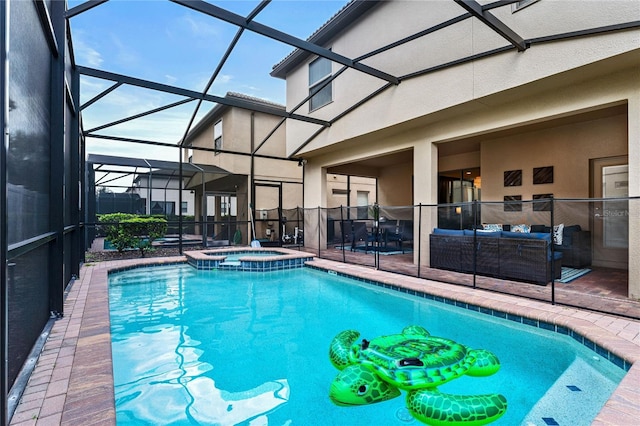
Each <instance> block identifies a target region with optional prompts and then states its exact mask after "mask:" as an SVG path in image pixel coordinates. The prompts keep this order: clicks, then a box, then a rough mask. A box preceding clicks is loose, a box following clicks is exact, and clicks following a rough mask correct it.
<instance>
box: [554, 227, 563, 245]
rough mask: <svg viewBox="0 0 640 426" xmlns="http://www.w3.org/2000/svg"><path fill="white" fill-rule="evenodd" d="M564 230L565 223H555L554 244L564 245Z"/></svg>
mask: <svg viewBox="0 0 640 426" xmlns="http://www.w3.org/2000/svg"><path fill="white" fill-rule="evenodd" d="M563 231H564V223H561V224H560V225H555V226H554V227H553V244H556V245H559V246H561V245H562V240H563V237H564V235H563Z"/></svg>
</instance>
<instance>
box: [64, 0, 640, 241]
mask: <svg viewBox="0 0 640 426" xmlns="http://www.w3.org/2000/svg"><path fill="white" fill-rule="evenodd" d="M107 1H108V0H90V1H87V2H85V3H83V4H81V5H79V6H76V7H74V8H72V9H70V10H68V11H67V12H66V14H65V17H66V19H67V20H68V21H67V22H69V20H72V19H73V17H75V16H77V15H79V14H82V13H86V12H88V11H89V10H90V9H92V8H94V7H97V6H99V5H101V4H103V3H106V2H107ZM170 1H172V2H173V3H175V4H177V5H181V6H184V7H186V8H189V9H192V10H195V11H196V12H199V13H201V14H204V15H206V16H209V17H211V18H213V19H217V20H220V21H223V22H226V23H228V24H232V25H234V26H236V27H237V28H238V29H237V32H236V34H235V37H234V38H233V39H232V41H231V42H230V43H229V45H228V47H227V49H226V52H225V53H224V55H223V56H222V58H221V59H220V61H219V63H218V65H217V66H216V68H215V70H214V71H213V73H212V75H211V77H210V79H209V81H208V83H207V84H206V86H205V88H204V90H203V91H202V92H197V91H193V90H188V89H184V88H180V87H175V86H170V85H166V84H162V83H157V82H153V81H148V80H143V79H139V78H134V77H131V76H126V75H122V74H116V73H112V72H108V71H104V70H99V69H95V68H90V67H84V66H76V67H75V69H76V70H77V71H78V73H79V74H80V75H81V76H87V77H93V78H98V79H103V80H107V81H111V82H112V83H113V84H112V85H111V86H110V87H108V88H107V89H106V90H104V91H103V92H101V93H99V94H98V95H96V96H95V97H93V98H92V99H91V100H89V101H87V102H86V103H85V104H83V105H81V107H80V109H81V110H82V109H84V108H86V107H88V106H90V105H92V104H94V103H96V102H99V101H100V99H102V98H103V97H104V96H106V95H108V94H109V93H110V92H112V91H113V90H115V89H117V88H119V87H121V86H123V85H130V86H136V87H141V88H144V89H151V90H157V91H161V92H164V93H169V94H173V95H178V96H183V97H184V99H182V100H179V101H177V102H173V103H170V104H167V105H164V106H161V107H157V108H154V109H151V110H148V111H145V112H142V113H139V114H135V115H132V116H130V117H126V118H123V119H120V120H117V121H113V122H110V123H104V124H102V125H99V126H95V127H93V128H91V129H87V130H83V136H84V137H85V138H95V139H103V140H113V141H120V142H132V143H141V144H149V145H155V146H165V147H177V148H179V153H180V154H179V158H178V163H179V164H180V168H179V178H180V180H182V179H181V174H182V164H183V163H182V161H183V160H182V149H183V148H190V149H194V150H206V148H202V147H195V146H191V145H187V144H186V140H187V136H188V135H189V132H190V131H191V130H192V128H193V126H194V121H195V120H196V116H197V114H198V112H199V110H200V108H201V106H202V104H203V103H204V102H210V103H214V104H219V105H227V106H231V107H237V108H242V109H247V110H250V111H254V112H264V113H268V114H272V115H275V116H279V117H281V120H280V121H279V123H278V124H277V125H276V126H275V127H274V128H273V130H272V131H271V132H269V133H268V135H267V136H266V137H265V138H264V139H263V140H262V141H260V142H259V143H258V144H257V147H256V148H255V149H253V151H252V152H250V154H249V155H250V156H251V157H260V154H259V150H260V149H261V148H262V147H263V146H265V144H267V143H268V142H269V139H270V138H271V136H273V134H274V133H275V132H276V131H277V130H278V128H280V127H281V126H282V125H283V124H284V123H285V122H286V121H287V119H289V120H299V121H304V122H307V123H311V124H314V125H317V126H318V129H317V130H316V131H315V132H314V133H313V134H312V135H311V136H310V137H309V138H307V139H306V140H304V141H301V142H300V143H298V145H297V147H296V148H295V149H294V150H293V151H292V152H291V153H290V154H289V155H288V156H287V157H285V158H281V159H282V160H291V161H298V162H300V163H299V164H303V165H304V163H303V162H301V160H302V159H301V158H299V157H298V154H299V153H300V151H302V150H303V149H304V148H305V147H306V146H307V145H308V144H310V143H311V142H312V141H313V140H314V139H315V138H317V137H318V136H319V135H320V134H321V133H322V132H323V131H324V130H325V129H326V128H328V127H330V126H331V125H332V124H334V123H335V122H337V121H338V120H340V119H342V118H344V117H345V116H346V115H347V114H349V113H350V112H351V111H353V110H355V109H357V108H359V107H360V106H361V105H363V104H364V103H366V102H367V101H369V100H371V99H372V98H374V97H376V96H378V95H380V94H381V93H382V92H384V91H386V90H387V89H389V88H390V87H393V86H395V85H398V84H400V83H401V82H402V81H403V80H408V79H411V78H415V77H419V76H423V75H425V74H428V73H431V72H435V71H440V70H442V69H445V68H448V67H452V66H457V65H460V64H463V63H466V62H470V61H474V60H478V59H481V58H485V57H489V56H493V55H498V54H502V53H505V52H508V51H512V50H515V51H517V52H524V51H525V50H527V49H528V48H530V47H531V46H532V45H534V44H540V43H547V42H553V41H558V40H564V39H568V38H574V37H581V36H589V35H593V34H598V33H603V32H610V31H620V30H625V29H629V28H636V27H638V26H640V23H638V22H629V23H627V24H619V25H612V26H606V27H599V28H592V29H586V30H582V31H574V32H569V33H563V34H554V35H549V36H545V37H538V38H533V39H524V38H523V37H522V36H521V35H519V34H517V33H516V32H515V31H513V30H512V29H511V28H509V27H508V26H507V25H505V24H504V23H503V22H501V21H500V20H499V19H498V18H496V16H495V15H493V14H492V13H491V10H492V9H495V8H498V7H505V6H511V5H518V4H519V3H522V2H521V1H520V0H499V1H495V2H491V3H488V4H485V5H481V4H480V3H478V2H477V1H475V0H452V1H454V2H455V3H457V4H459V5H460V7H461V12H462V11H465V12H464V13H461V14H460V15H458V16H456V17H454V18H452V19H449V20H447V21H445V22H442V23H440V24H438V25H435V26H433V27H430V28H426V29H424V30H422V31H420V32H418V33H415V34H412V35H410V36H408V37H405V38H403V39H401V40H397V41H395V42H393V43H391V44H389V45H386V46H383V47H380V48H378V49H376V50H374V51H372V52H369V53H367V54H365V55H361V56H359V57H357V58H348V57H345V56H344V55H341V54H338V53H336V52H333V51H332V50H330V49H327V48H324V47H322V44H323V43H324V42H326V41H327V40H328V39H329V38H330V37H331V36H333V34H334V33H335V32H337V31H340V30H341V29H342V28H344V27H345V26H347V25H349V24H350V23H351V22H353V21H354V20H355V19H357V18H358V17H359V16H361V15H362V13H364V12H366V11H367V10H369V9H370V8H372V7H374V6H375V5H376V3H378V2H375V1H363V0H353V1H351V2H349V3H348V4H347V5H346V6H344V7H343V8H342V9H341V10H340V11H338V12H337V13H336V14H335V15H334V16H333V17H332V18H331V19H330V20H329V22H327V23H326V24H325V26H324V27H322V29H323V30H325V31H323V32H320V31H316V33H314V35H312V36H311V37H310V38H309V39H308V40H302V39H299V38H296V37H293V36H291V35H289V34H286V33H284V32H281V31H279V30H277V29H275V28H273V27H269V26H266V25H263V24H260V23H259V22H257V21H256V18H258V17H259V14H260V13H261V12H262V11H263V10H264V9H265V8H266V7H267V6H268V5H269V3H271V0H262V1H260V3H259V4H258V5H257V6H256V7H255V8H254V9H253V10H252V11H251V12H250V13H249V14H248V15H246V16H241V15H238V14H236V13H233V12H231V11H229V10H226V9H224V8H222V7H219V6H216V5H213V4H210V3H207V2H205V1H202V0H170ZM149 7H153V6H149ZM471 18H476V19H478V20H480V21H481V22H482V23H483V24H485V25H486V26H487V27H488V28H490V29H491V30H493V31H494V32H496V33H497V34H498V35H500V36H501V37H503V38H504V39H505V40H506V41H507V42H508V43H507V44H506V45H505V46H503V47H500V48H497V49H492V50H489V51H486V52H482V53H478V54H474V55H471V56H468V57H464V58H459V59H456V60H454V61H451V62H447V63H443V64H440V65H437V66H434V67H431V68H428V69H424V70H420V71H416V72H412V73H410V74H407V75H401V76H394V75H390V74H388V73H386V72H384V71H381V70H378V69H375V68H373V67H370V66H367V65H365V64H363V63H362V61H364V60H365V59H367V58H370V57H372V56H375V55H378V54H380V53H383V52H386V51H388V50H391V49H393V48H396V47H398V46H401V45H403V44H406V43H409V42H411V41H413V40H416V39H418V38H420V37H424V36H426V35H428V34H431V33H434V32H436V31H439V30H442V29H445V28H447V27H449V26H451V25H455V24H457V23H460V22H462V21H465V20H467V19H471ZM246 31H249V32H253V33H256V34H259V35H261V36H264V37H267V38H269V39H272V40H275V41H277V42H281V43H284V44H287V45H289V46H291V47H293V48H295V50H294V51H293V52H292V53H291V54H290V55H289V56H287V57H286V58H285V59H284V60H282V61H281V62H280V63H279V64H276V65H275V66H274V67H273V71H272V73H271V75H272V76H278V75H279V76H280V77H282V76H283V75H285V73H286V71H287V70H288V69H290V67H292V66H295V65H297V64H298V63H299V61H300V60H301V59H302V58H306V57H308V56H310V55H315V56H318V57H323V58H326V59H328V60H330V61H333V62H336V63H338V64H340V65H342V67H341V68H340V69H339V70H338V71H337V72H336V73H334V74H333V75H331V76H330V77H329V78H327V79H326V80H325V81H324V82H323V83H322V84H320V85H318V86H317V87H316V91H320V90H322V89H323V88H324V87H326V86H327V85H329V84H331V82H332V81H333V80H335V79H337V78H338V77H339V76H340V75H341V74H342V73H343V72H344V71H346V70H347V69H354V70H357V71H359V72H361V73H364V74H367V75H370V76H373V77H376V78H378V79H380V80H381V81H382V82H383V85H382V86H381V87H379V88H378V89H377V90H375V91H374V92H372V93H370V94H369V95H367V96H365V97H363V98H362V99H360V100H359V101H357V102H355V103H353V104H352V105H351V106H350V107H348V108H346V109H345V110H344V111H342V112H341V113H339V114H337V115H336V116H335V117H333V118H332V119H329V120H321V119H317V118H314V117H311V116H309V115H304V114H301V113H300V109H301V107H302V106H304V105H306V104H307V103H308V102H309V101H310V100H311V98H312V97H313V94H309V95H308V96H306V97H305V98H304V99H302V100H301V101H300V102H299V103H298V104H297V105H295V106H294V107H293V108H291V110H290V111H286V110H285V111H283V110H281V109H279V108H276V107H270V106H268V105H256V104H255V103H253V102H251V101H248V100H243V99H237V98H229V97H220V96H215V95H210V94H208V92H209V89H210V88H211V86H212V85H213V83H214V82H215V81H216V79H217V78H218V77H219V75H220V72H221V70H222V69H223V67H224V65H225V63H226V61H227V60H228V59H229V57H230V55H231V54H232V52H233V50H234V48H235V47H236V45H237V43H238V41H239V40H240V38H241V37H242V35H243V33H245V32H246ZM193 101H197V102H196V105H195V107H194V109H193V113H192V115H191V117H190V119H189V121H188V124H187V126H186V128H185V130H184V133H183V136H182V138H181V139H180V140H179V141H178V142H177V143H176V144H171V143H165V142H159V141H153V140H141V139H133V138H123V137H117V136H105V135H101V134H97V133H95V132H97V131H100V130H104V129H107V128H109V127H111V126H115V125H118V124H122V123H125V122H128V121H131V120H135V119H139V118H143V117H146V116H148V115H151V114H154V113H157V112H161V111H164V110H168V109H171V108H174V107H177V106H181V105H183V104H188V103H191V102H193ZM210 150H211V149H210ZM220 152H224V153H226V154H231V155H247V153H245V152H238V151H224V150H223V151H220ZM303 174H304V171H303ZM303 185H304V181H303ZM250 187H251V188H252V191H251V193H252V194H254V195H255V192H254V190H253V188H254V187H255V179H254V177H253V175H252V176H251V181H250ZM303 193H304V188H303ZM181 196H182V194H181V193H180V203H181V202H182V199H181ZM303 204H304V201H303ZM253 215H254V216H255V211H254V212H253ZM179 218H180V224H181V223H182V215H180V216H179ZM180 226H181V225H180ZM179 247H180V252H182V239H181V237H180V242H179Z"/></svg>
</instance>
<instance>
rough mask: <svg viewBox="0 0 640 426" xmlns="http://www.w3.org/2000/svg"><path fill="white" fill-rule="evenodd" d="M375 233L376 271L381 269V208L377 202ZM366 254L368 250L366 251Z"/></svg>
mask: <svg viewBox="0 0 640 426" xmlns="http://www.w3.org/2000/svg"><path fill="white" fill-rule="evenodd" d="M373 232H374V236H375V249H374V250H373V264H374V267H375V268H376V270H378V269H380V206H379V205H378V203H377V202H376V203H375V204H374V205H373ZM365 253H366V250H365Z"/></svg>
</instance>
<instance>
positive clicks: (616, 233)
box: [272, 0, 640, 297]
mask: <svg viewBox="0 0 640 426" xmlns="http://www.w3.org/2000/svg"><path fill="white" fill-rule="evenodd" d="M639 22H640V7H638V2H637V1H635V0H611V1H582V2H571V1H554V0H523V1H518V2H493V3H491V2H486V1H481V2H475V1H462V0H460V1H458V0H455V1H428V0H425V1H353V2H350V3H348V4H347V5H346V6H345V7H344V8H343V9H342V10H340V11H338V12H337V13H336V15H334V17H333V18H332V19H331V20H330V21H329V22H327V23H326V24H325V25H324V26H323V27H321V28H320V29H319V30H317V31H316V32H315V33H314V34H313V35H312V36H311V37H310V38H309V41H311V42H314V43H317V44H319V45H321V46H323V47H324V48H326V49H327V51H330V52H331V53H332V54H336V55H341V57H348V58H355V60H354V63H353V64H349V63H348V62H343V63H338V62H339V61H336V60H332V59H331V55H330V54H324V55H316V54H311V53H309V52H305V51H302V50H295V51H294V52H293V53H291V54H290V55H289V56H287V57H286V58H285V59H283V60H282V61H281V62H280V63H278V64H276V65H275V66H274V68H273V71H272V76H275V77H279V78H282V79H286V87H287V89H286V90H287V106H288V109H290V108H289V107H291V108H293V107H294V106H295V105H298V104H299V103H300V102H302V101H303V100H304V99H305V98H307V97H308V96H311V98H310V100H309V101H308V102H306V104H305V105H304V106H303V107H302V108H301V109H300V111H304V112H305V113H308V114H309V116H311V117H314V118H319V119H323V120H326V121H328V122H329V123H330V126H326V127H324V128H323V129H320V128H318V127H315V126H311V125H309V124H307V123H297V122H291V123H287V124H288V125H287V129H286V132H287V138H286V141H287V154H289V155H295V156H299V157H302V158H304V159H305V160H306V161H307V164H306V167H305V186H304V190H305V194H304V201H305V205H306V206H318V205H319V206H327V203H328V188H327V185H326V175H327V174H328V173H333V172H335V170H336V169H339V170H345V169H351V170H364V169H367V168H368V169H370V170H372V171H373V172H372V173H369V174H368V175H372V174H375V176H377V179H378V202H379V203H380V204H381V205H417V204H424V205H436V204H438V203H447V202H461V201H470V200H472V199H477V198H478V197H480V193H481V199H482V201H496V202H505V201H510V200H533V199H536V198H541V197H542V198H544V197H550V196H553V197H554V198H555V199H586V200H600V199H603V198H611V197H622V198H625V197H638V196H640V89H639V88H640V71H639V70H640V68H639V64H640V25H639V24H638V23H639ZM354 64H361V65H362V67H359V68H358V67H355V66H354ZM365 66H366V67H365ZM480 189H481V191H480ZM454 190H455V193H454ZM632 201H633V200H629V202H628V203H624V205H622V206H620V205H616V206H614V207H615V208H614V209H613V210H615V211H612V210H611V209H609V208H607V206H606V205H602V203H601V204H598V203H596V202H590V203H585V204H583V205H581V206H578V207H576V208H574V209H573V211H572V212H571V217H570V218H567V220H570V221H572V222H575V223H576V224H579V225H580V226H581V227H582V229H588V230H590V231H591V235H592V242H591V243H592V250H593V265H594V266H602V267H613V268H620V269H627V268H628V273H629V295H630V296H631V297H640V264H639V263H638V262H637V256H638V253H640V221H638V220H632V218H636V219H637V217H638V216H639V215H640V212H639V211H638V210H639V209H640V207H639V206H638V203H634V202H632ZM636 201H637V200H636ZM504 210H508V209H504ZM504 210H503V209H502V208H500V212H497V210H492V209H484V210H483V211H482V218H481V220H482V222H507V221H508V220H509V217H508V212H507V211H504ZM607 212H609V213H610V214H607ZM538 214H539V212H532V213H531V218H532V219H531V220H532V221H535V220H543V219H542V216H536V215H538ZM545 214H547V216H548V212H545ZM425 216H426V217H423V218H420V219H421V220H422V233H423V235H421V236H420V238H421V239H422V241H423V242H424V245H423V247H428V244H429V239H428V233H429V232H430V231H431V230H432V229H433V228H434V227H437V226H438V225H439V223H438V222H439V221H440V220H443V218H441V217H438V215H437V214H433V215H425ZM614 216H615V218H614ZM625 217H626V218H628V219H629V220H628V221H626V220H623V219H624V218H625ZM416 219H417V218H416ZM544 220H547V221H548V220H549V219H548V217H546V219H544ZM416 222H417V220H416ZM534 223H535V222H534ZM416 256H417V254H416ZM422 256H423V259H420V261H421V262H422V264H428V263H429V258H428V257H429V250H422ZM632 258H633V259H635V261H633V259H632Z"/></svg>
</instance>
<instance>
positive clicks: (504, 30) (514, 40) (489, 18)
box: [453, 0, 527, 52]
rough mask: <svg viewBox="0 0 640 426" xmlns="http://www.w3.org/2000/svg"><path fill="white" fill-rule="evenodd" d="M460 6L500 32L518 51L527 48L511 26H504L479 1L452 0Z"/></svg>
mask: <svg viewBox="0 0 640 426" xmlns="http://www.w3.org/2000/svg"><path fill="white" fill-rule="evenodd" d="M453 1H455V2H456V3H458V4H459V5H460V6H462V7H463V8H464V9H465V10H466V11H467V12H469V13H470V14H472V15H473V16H474V17H476V18H478V19H479V20H480V21H482V22H483V23H484V24H485V25H487V26H488V27H489V28H491V29H492V30H493V31H495V32H497V33H498V34H500V35H501V36H502V37H504V38H505V39H507V40H508V41H509V42H510V43H511V44H513V45H514V46H515V47H516V48H517V49H518V51H519V52H524V51H525V50H527V44H526V43H525V41H524V39H523V38H522V37H520V36H519V35H518V34H516V33H515V32H514V31H513V30H512V29H511V28H509V27H508V26H506V25H505V24H504V23H503V22H502V21H501V20H499V19H498V18H496V17H495V16H494V15H493V14H492V13H491V12H489V11H488V10H484V9H483V8H482V6H481V5H480V3H478V2H477V1H475V0H453Z"/></svg>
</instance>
